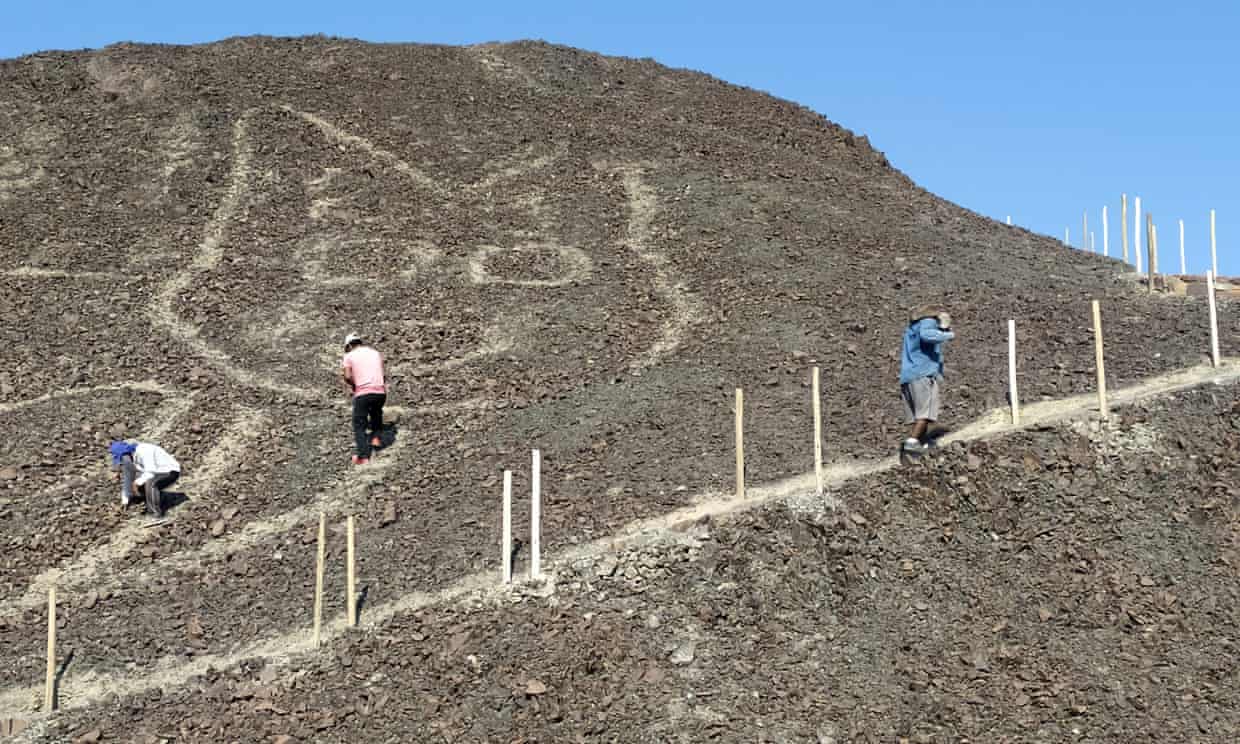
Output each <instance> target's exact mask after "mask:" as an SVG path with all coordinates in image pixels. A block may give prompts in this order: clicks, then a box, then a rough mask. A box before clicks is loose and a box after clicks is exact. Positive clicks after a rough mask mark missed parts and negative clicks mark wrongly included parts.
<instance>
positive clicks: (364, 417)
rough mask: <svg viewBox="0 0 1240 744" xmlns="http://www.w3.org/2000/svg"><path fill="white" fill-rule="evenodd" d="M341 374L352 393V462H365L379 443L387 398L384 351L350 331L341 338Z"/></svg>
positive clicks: (363, 463)
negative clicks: (342, 339) (380, 351)
mask: <svg viewBox="0 0 1240 744" xmlns="http://www.w3.org/2000/svg"><path fill="white" fill-rule="evenodd" d="M340 377H341V378H342V379H343V380H344V383H345V385H346V386H347V387H348V389H349V392H350V393H351V394H352V395H353V441H354V444H355V445H356V447H357V452H356V454H354V455H353V464H354V465H365V464H367V463H369V462H370V453H371V450H372V449H373V448H376V447H379V446H380V445H381V444H382V442H381V441H380V439H379V432H380V431H382V430H383V404H384V403H386V402H387V387H386V386H385V385H384V382H383V355H382V354H380V353H379V351H378V350H377V349H375V348H374V347H373V346H371V345H370V344H368V343H366V342H365V341H363V340H362V337H361V336H359V335H357V334H356V333H350V334H349V335H348V336H346V337H345V339H344V358H343V359H341V360H340ZM367 427H369V430H370V431H369V433H368V432H367Z"/></svg>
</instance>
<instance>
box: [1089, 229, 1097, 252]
mask: <svg viewBox="0 0 1240 744" xmlns="http://www.w3.org/2000/svg"><path fill="white" fill-rule="evenodd" d="M1089 252H1090V253H1097V252H1098V246H1096V245H1094V234H1093V233H1092V232H1091V233H1090V234H1089Z"/></svg>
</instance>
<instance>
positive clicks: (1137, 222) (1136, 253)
mask: <svg viewBox="0 0 1240 744" xmlns="http://www.w3.org/2000/svg"><path fill="white" fill-rule="evenodd" d="M1134 202H1135V204H1134V210H1135V212H1136V215H1135V216H1134V217H1133V219H1132V260H1133V261H1134V262H1135V263H1136V265H1137V273H1138V274H1140V273H1141V197H1139V196H1138V197H1136V199H1134Z"/></svg>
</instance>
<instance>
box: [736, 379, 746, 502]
mask: <svg viewBox="0 0 1240 744" xmlns="http://www.w3.org/2000/svg"><path fill="white" fill-rule="evenodd" d="M736 498H738V499H743V498H745V392H744V391H743V390H741V389H740V388H737V389H736Z"/></svg>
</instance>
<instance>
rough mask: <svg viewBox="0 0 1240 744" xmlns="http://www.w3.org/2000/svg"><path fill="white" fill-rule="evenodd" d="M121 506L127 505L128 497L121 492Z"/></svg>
mask: <svg viewBox="0 0 1240 744" xmlns="http://www.w3.org/2000/svg"><path fill="white" fill-rule="evenodd" d="M121 506H129V497H128V496H126V495H125V494H123V493H122V494H121Z"/></svg>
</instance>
